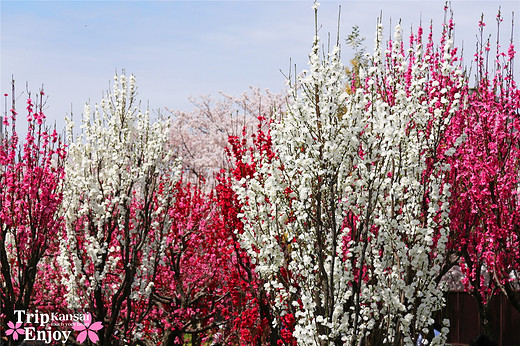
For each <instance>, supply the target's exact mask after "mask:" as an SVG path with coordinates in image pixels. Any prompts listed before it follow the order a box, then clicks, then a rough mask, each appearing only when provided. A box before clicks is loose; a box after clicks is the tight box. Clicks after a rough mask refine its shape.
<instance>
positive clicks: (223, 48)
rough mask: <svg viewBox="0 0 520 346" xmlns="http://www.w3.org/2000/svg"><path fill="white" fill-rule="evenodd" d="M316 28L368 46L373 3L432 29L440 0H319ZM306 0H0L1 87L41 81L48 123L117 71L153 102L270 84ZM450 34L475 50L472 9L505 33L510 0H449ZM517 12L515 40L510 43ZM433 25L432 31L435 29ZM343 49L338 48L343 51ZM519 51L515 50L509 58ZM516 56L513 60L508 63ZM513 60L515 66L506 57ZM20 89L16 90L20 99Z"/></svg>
mask: <svg viewBox="0 0 520 346" xmlns="http://www.w3.org/2000/svg"><path fill="white" fill-rule="evenodd" d="M320 3H321V5H320V7H319V22H320V24H321V26H322V27H321V29H320V33H319V34H320V36H321V37H322V41H326V37H327V33H328V32H330V33H331V36H332V37H336V28H337V17H338V6H339V5H340V4H341V6H342V10H341V22H340V26H341V28H340V35H341V37H342V38H343V39H344V38H345V37H346V36H347V35H348V33H349V32H350V31H351V28H352V26H353V25H359V26H360V30H361V34H362V36H364V37H365V38H366V41H365V43H366V46H367V47H368V51H371V49H372V46H373V39H374V32H375V24H376V20H377V17H378V16H379V14H380V13H381V11H382V13H383V23H384V25H385V28H386V29H387V30H388V28H389V27H390V20H391V21H392V27H393V26H394V25H395V24H396V23H397V22H398V20H399V19H401V20H402V25H403V27H404V28H405V32H409V30H410V29H409V28H410V27H411V26H413V27H414V28H416V27H417V25H418V24H419V22H420V20H421V19H422V22H423V26H427V24H428V23H429V21H430V20H433V23H434V26H435V27H436V28H437V29H439V28H440V25H441V23H442V18H443V10H442V9H443V4H444V2H443V1H341V2H339V1H327V0H324V1H321V2H320ZM311 6H312V1H310V0H309V1H20V0H18V1H4V0H2V1H1V2H0V16H1V17H0V18H1V52H0V58H1V63H0V67H1V74H0V89H1V92H2V94H3V93H6V92H9V91H10V85H9V84H10V79H11V75H14V77H15V80H16V85H17V89H18V92H20V93H21V92H22V91H23V90H24V89H25V84H26V82H28V83H29V88H30V89H31V90H33V91H36V90H37V89H38V88H39V87H40V86H41V85H42V84H43V85H44V88H45V91H46V93H47V95H48V96H49V99H48V102H47V110H46V115H47V117H48V118H49V120H50V121H51V122H54V121H56V122H57V124H58V127H62V126H63V124H64V121H63V118H64V116H65V115H66V114H70V112H71V110H72V111H73V112H74V116H75V118H76V117H77V118H79V116H80V114H81V113H82V111H83V105H84V104H85V103H86V102H88V101H89V100H90V102H91V103H95V102H98V101H99V99H100V98H101V93H102V92H103V91H104V90H107V89H108V87H109V82H110V81H111V79H112V78H113V75H114V73H115V72H116V71H121V69H123V68H124V69H125V70H126V72H127V73H133V74H135V75H136V77H137V83H138V87H139V96H140V99H141V100H143V102H144V103H145V104H146V102H149V104H150V107H151V108H152V109H158V108H164V107H168V108H170V109H177V110H189V109H191V108H192V105H191V103H190V102H189V100H188V98H189V97H190V96H193V97H196V96H198V95H202V94H204V95H207V94H210V95H215V96H218V92H219V91H222V92H224V93H226V94H231V95H237V96H238V95H239V94H241V93H242V92H244V91H246V90H247V89H248V87H249V86H250V85H251V86H258V87H260V88H262V89H266V88H267V89H270V90H272V91H279V90H282V89H283V88H284V77H283V75H282V73H281V72H280V70H282V71H283V72H284V73H287V72H288V70H289V61H290V59H291V61H292V63H293V64H296V65H297V69H298V70H302V69H304V68H306V62H307V54H308V52H309V49H310V46H311V44H312V39H313V30H314V13H313V11H312V9H311ZM451 6H452V9H453V11H454V20H455V23H456V34H455V38H456V44H457V45H459V46H460V45H461V44H462V42H464V51H465V52H466V54H465V56H466V60H469V59H470V56H472V55H473V50H474V44H475V40H476V33H477V23H478V20H479V19H480V14H481V13H484V15H485V20H486V22H487V23H488V25H487V27H486V28H487V29H489V31H488V32H489V33H494V32H495V31H496V25H495V16H496V13H497V10H498V7H499V6H501V8H502V12H503V16H504V23H503V24H504V25H503V27H502V29H501V30H502V33H503V38H504V42H505V39H506V38H509V36H510V32H511V26H510V23H511V12H512V11H515V13H516V16H517V18H518V16H519V15H520V2H518V1H457V0H455V1H452V4H451ZM519 27H520V25H519V23H518V20H517V25H516V27H515V31H516V32H515V42H516V47H517V50H518V48H520V44H519V43H518V42H519V39H520V32H519ZM437 33H438V31H437ZM348 54H349V51H348V50H345V51H344V54H343V56H344V57H345V60H347V59H348ZM517 61H518V59H517ZM517 65H518V64H517ZM516 70H517V71H520V69H518V68H517V69H516ZM24 98H25V97H24V96H23V97H21V98H20V99H19V101H18V107H19V108H21V106H22V103H23V101H24Z"/></svg>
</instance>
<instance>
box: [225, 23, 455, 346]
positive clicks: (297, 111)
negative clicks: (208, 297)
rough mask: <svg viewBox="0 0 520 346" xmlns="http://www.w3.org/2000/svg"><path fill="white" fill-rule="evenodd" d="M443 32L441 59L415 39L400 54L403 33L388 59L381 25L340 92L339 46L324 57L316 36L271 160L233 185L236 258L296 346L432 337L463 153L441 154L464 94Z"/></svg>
mask: <svg viewBox="0 0 520 346" xmlns="http://www.w3.org/2000/svg"><path fill="white" fill-rule="evenodd" d="M450 32H451V23H450V24H446V26H445V30H444V34H443V37H442V40H441V45H440V47H439V48H435V47H434V45H433V43H432V38H431V35H430V38H429V40H428V42H427V44H426V46H423V42H422V29H419V34H418V35H417V36H412V37H411V47H410V49H408V50H405V49H404V48H403V42H402V36H401V28H400V26H397V27H396V30H395V38H394V40H393V41H390V42H389V44H388V48H386V50H385V47H384V46H383V43H382V26H381V25H378V30H377V33H376V47H375V52H374V54H373V55H372V56H371V57H370V59H369V64H368V65H369V68H368V70H367V71H362V72H361V76H360V77H361V78H360V80H361V85H360V86H359V87H358V88H356V89H355V90H353V91H351V90H349V91H348V92H347V90H346V87H345V81H346V80H347V76H346V72H345V71H346V69H345V67H344V66H343V64H342V63H341V61H340V48H339V46H337V47H335V48H334V49H333V50H332V52H330V53H328V54H326V55H325V54H322V52H321V51H320V49H319V39H318V38H317V36H316V38H315V42H314V46H313V49H312V52H311V54H310V57H309V71H305V72H304V73H303V74H302V75H301V77H300V78H298V82H297V83H295V85H293V86H292V87H291V92H292V98H293V100H292V102H289V103H288V109H287V112H286V113H284V114H279V115H278V117H277V119H276V120H275V121H274V123H273V125H272V129H271V135H272V151H273V152H274V154H275V155H274V156H272V155H262V154H261V153H256V154H253V156H252V158H251V160H252V161H254V162H255V164H254V167H255V173H254V174H251V175H249V176H248V177H246V178H242V179H241V180H240V181H238V182H237V183H236V185H235V190H236V192H237V194H238V195H239V197H240V199H241V202H242V203H243V205H244V210H243V215H242V216H243V220H244V223H245V231H244V233H243V234H242V235H241V237H242V246H244V247H245V248H246V249H247V250H248V251H249V254H250V256H251V257H252V259H253V261H255V262H256V265H257V267H256V270H257V272H258V273H259V275H260V277H261V278H262V279H264V280H265V281H266V285H265V286H266V288H267V290H268V291H269V292H270V294H271V296H272V297H273V300H274V302H275V304H276V309H277V311H278V315H279V319H280V320H283V316H284V315H287V314H294V317H295V318H296V325H295V327H294V333H293V334H294V336H295V337H296V339H297V340H298V343H299V344H302V345H331V344H332V345H342V344H345V343H346V344H351V345H357V344H360V343H361V342H362V340H364V341H365V342H367V343H369V344H378V345H379V344H390V345H392V344H395V345H402V344H406V345H413V344H415V342H416V341H417V340H418V339H419V338H420V337H421V334H422V335H423V336H426V334H428V333H431V329H432V326H433V323H434V320H433V318H432V317H433V315H434V314H435V312H437V311H439V310H440V309H441V308H442V306H443V304H444V299H443V292H442V289H440V287H439V285H438V283H439V281H440V277H441V276H442V273H443V271H445V268H446V267H448V266H449V263H448V261H447V258H446V257H447V256H446V242H447V239H448V234H449V227H448V224H449V220H448V204H447V199H448V197H449V194H450V192H449V188H450V186H449V185H448V184H445V183H444V181H445V175H446V174H447V172H449V170H450V167H449V165H447V164H446V163H445V161H444V158H445V156H449V155H451V154H453V152H454V150H455V147H456V145H458V144H460V143H461V141H462V139H463V137H460V138H457V139H454V140H453V141H452V142H453V143H452V145H441V143H450V142H444V141H443V139H444V138H445V137H446V136H447V135H446V133H447V132H446V129H447V125H448V124H449V122H450V119H451V117H452V116H453V114H454V113H455V112H457V111H460V105H461V99H462V96H461V95H462V90H463V88H464V83H463V82H464V78H463V73H462V71H461V69H460V68H459V67H457V66H456V64H457V63H456V60H457V58H456V56H455V52H456V51H455V50H453V49H452V41H451V39H450V37H449V36H450ZM322 56H325V57H324V58H321V57H322ZM448 88H449V89H448ZM447 323H448V322H447V321H444V324H445V327H446V324H447ZM443 331H444V333H443V334H442V335H440V336H437V337H435V338H434V339H433V341H432V343H433V344H443V342H445V337H446V334H447V329H445V328H444V329H443Z"/></svg>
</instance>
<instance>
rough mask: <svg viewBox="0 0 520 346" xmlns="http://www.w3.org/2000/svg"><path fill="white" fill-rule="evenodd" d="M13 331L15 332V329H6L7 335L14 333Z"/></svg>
mask: <svg viewBox="0 0 520 346" xmlns="http://www.w3.org/2000/svg"><path fill="white" fill-rule="evenodd" d="M13 333H14V329H7V330H6V331H5V335H11V334H13Z"/></svg>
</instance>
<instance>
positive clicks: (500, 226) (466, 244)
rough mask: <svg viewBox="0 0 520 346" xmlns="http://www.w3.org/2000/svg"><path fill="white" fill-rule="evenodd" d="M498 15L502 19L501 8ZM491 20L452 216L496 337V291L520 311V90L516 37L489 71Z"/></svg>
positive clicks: (467, 270)
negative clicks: (493, 322)
mask: <svg viewBox="0 0 520 346" xmlns="http://www.w3.org/2000/svg"><path fill="white" fill-rule="evenodd" d="M497 19H498V22H499V24H500V22H501V21H502V17H501V15H500V13H499V15H498V17H497ZM484 25H485V24H484V23H483V19H482V20H481V21H480V24H479V26H480V36H481V40H480V42H481V44H480V45H479V46H478V51H477V54H476V55H475V60H476V63H477V67H478V70H477V72H478V75H477V85H476V87H475V88H474V89H473V91H472V93H471V95H470V96H469V102H468V103H469V105H468V110H467V112H464V113H460V114H459V117H457V119H456V122H454V124H453V126H454V131H458V132H460V133H462V132H464V133H465V136H467V141H466V142H465V143H464V145H462V146H461V148H460V150H458V152H457V153H456V154H455V155H454V156H453V158H452V163H451V165H452V167H453V178H452V179H453V180H452V184H453V186H454V193H453V195H452V208H451V215H450V218H451V220H452V228H453V229H454V230H455V233H454V236H453V237H452V239H451V243H452V247H453V248H454V249H456V250H457V251H458V252H459V253H460V256H461V269H462V272H463V274H464V275H465V277H464V284H465V287H466V289H467V290H468V291H469V292H470V293H471V294H472V295H473V296H474V297H475V299H476V301H477V304H478V306H479V312H480V317H481V322H482V325H483V327H484V331H485V332H486V333H487V334H489V335H491V334H492V331H493V326H491V325H490V323H491V322H490V316H489V311H488V303H489V300H490V299H491V297H492V296H493V295H494V294H495V293H497V292H499V291H502V292H503V293H504V294H505V295H506V297H508V299H509V300H510V302H511V303H512V305H513V306H514V307H515V308H516V309H517V310H518V311H520V296H519V294H518V289H519V278H520V252H519V249H520V228H519V227H520V226H519V225H520V203H519V202H520V201H519V195H518V193H519V192H518V191H519V186H520V185H519V184H520V180H519V179H520V166H519V162H520V117H519V115H518V109H519V108H520V91H519V90H518V89H517V87H516V84H515V81H514V79H513V70H512V68H513V57H514V54H515V51H514V46H513V42H512V40H511V42H510V46H509V49H508V51H507V52H502V51H501V50H500V48H499V45H498V44H499V40H498V37H497V51H496V58H495V61H494V64H493V65H494V66H493V72H491V71H492V70H491V69H488V66H487V55H488V54H489V53H488V52H489V51H490V50H491V45H490V42H489V40H488V41H487V43H486V42H485V40H483V39H482V38H483V31H484V30H483V29H484ZM499 27H500V26H499ZM498 32H499V30H498Z"/></svg>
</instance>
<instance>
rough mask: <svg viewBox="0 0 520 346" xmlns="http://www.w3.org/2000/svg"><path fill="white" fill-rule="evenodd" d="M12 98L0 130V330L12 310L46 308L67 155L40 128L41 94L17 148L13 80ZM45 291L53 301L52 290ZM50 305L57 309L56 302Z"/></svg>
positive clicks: (55, 137) (56, 139) (54, 135)
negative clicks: (46, 273) (0, 135)
mask: <svg viewBox="0 0 520 346" xmlns="http://www.w3.org/2000/svg"><path fill="white" fill-rule="evenodd" d="M12 95H13V99H12V106H11V110H10V112H9V114H7V111H6V112H5V117H4V119H3V124H1V125H0V126H2V127H5V129H6V132H5V133H3V138H1V143H0V307H1V311H2V313H1V314H0V322H1V323H0V324H1V325H2V329H4V330H5V329H7V328H6V323H7V322H8V321H15V320H16V319H15V316H14V311H15V310H28V308H29V307H31V308H34V307H36V308H39V309H41V310H45V309H46V308H48V306H47V304H46V303H48V302H49V299H48V298H49V297H47V299H45V294H44V292H43V291H44V289H43V287H46V286H47V283H46V282H43V280H42V279H43V277H42V274H43V273H44V271H45V270H46V266H48V265H49V263H51V262H52V261H51V259H52V257H53V256H55V255H56V250H57V235H58V234H59V232H60V230H61V227H62V219H61V218H60V217H59V216H58V209H59V206H60V203H61V200H62V194H61V184H62V180H63V175H64V167H63V166H64V160H65V155H66V154H65V146H64V144H63V143H62V142H61V141H60V139H59V137H58V134H57V133H56V130H55V129H54V130H53V131H50V130H49V129H47V128H46V127H45V115H44V114H43V111H42V109H43V96H44V93H43V90H42V91H40V93H39V95H38V96H37V97H36V102H34V101H33V100H32V99H31V95H30V94H29V98H28V100H27V125H28V130H27V135H26V137H25V141H24V142H23V143H19V139H18V135H17V132H16V125H15V124H16V115H17V113H16V110H15V99H14V81H13V90H12ZM5 96H6V98H7V94H6V95H5ZM35 104H36V105H35ZM6 107H7V102H6ZM20 144H21V145H20ZM45 291H47V295H50V296H52V297H53V298H58V297H56V296H54V295H53V293H55V292H53V290H52V289H50V290H47V289H45ZM49 293H50V294H49ZM52 304H53V308H56V305H59V299H56V301H54V302H52Z"/></svg>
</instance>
